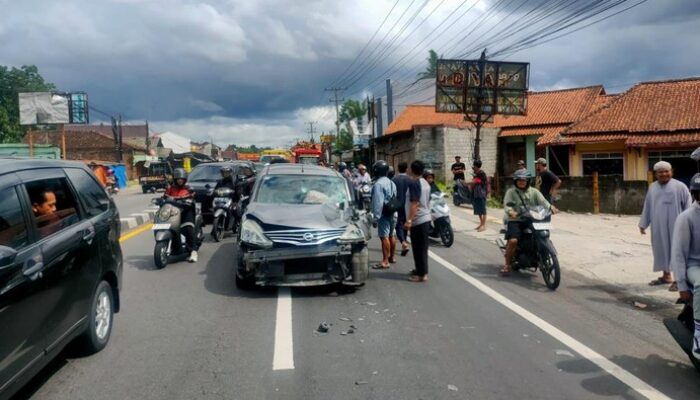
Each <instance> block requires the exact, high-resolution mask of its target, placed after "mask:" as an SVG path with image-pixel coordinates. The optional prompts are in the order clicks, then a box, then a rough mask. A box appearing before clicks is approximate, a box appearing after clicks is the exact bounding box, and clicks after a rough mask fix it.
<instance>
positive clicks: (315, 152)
mask: <svg viewBox="0 0 700 400" xmlns="http://www.w3.org/2000/svg"><path fill="white" fill-rule="evenodd" d="M292 157H293V159H292V162H293V163H295V164H310V165H318V164H319V161H322V160H323V151H321V148H320V146H318V145H312V146H309V147H306V146H303V145H301V146H299V145H297V146H295V147H294V148H293V149H292Z"/></svg>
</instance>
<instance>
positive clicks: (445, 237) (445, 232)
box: [439, 223, 455, 247]
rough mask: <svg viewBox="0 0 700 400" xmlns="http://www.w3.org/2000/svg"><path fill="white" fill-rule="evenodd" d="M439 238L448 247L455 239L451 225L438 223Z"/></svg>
mask: <svg viewBox="0 0 700 400" xmlns="http://www.w3.org/2000/svg"><path fill="white" fill-rule="evenodd" d="M439 230H440V240H442V244H443V245H444V246H445V247H450V246H452V244H453V243H454V241H455V235H454V231H453V230H452V225H450V224H448V223H441V224H440V228H439Z"/></svg>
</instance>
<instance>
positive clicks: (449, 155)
mask: <svg viewBox="0 0 700 400" xmlns="http://www.w3.org/2000/svg"><path fill="white" fill-rule="evenodd" d="M475 136H476V130H475V129H456V128H445V152H444V160H445V161H444V163H445V165H447V168H446V172H445V177H446V178H447V182H450V181H452V173H451V172H450V166H451V165H452V164H453V163H454V162H455V161H454V160H455V156H461V157H462V162H463V163H465V164H467V172H469V171H470V169H469V167H470V166H471V164H472V162H473V160H472V154H473V152H474V138H475ZM479 152H480V153H481V154H480V155H481V162H482V169H483V170H484V171H485V172H486V174H487V175H488V176H493V175H494V173H495V172H496V165H497V162H498V129H494V128H482V129H481V149H480V150H479ZM467 178H468V176H467Z"/></svg>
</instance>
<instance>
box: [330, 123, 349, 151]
mask: <svg viewBox="0 0 700 400" xmlns="http://www.w3.org/2000/svg"><path fill="white" fill-rule="evenodd" d="M333 148H334V149H335V150H338V151H345V150H352V135H351V134H350V132H348V131H347V129H345V128H341V129H340V134H339V135H338V137H337V138H336V139H335V144H334V145H333Z"/></svg>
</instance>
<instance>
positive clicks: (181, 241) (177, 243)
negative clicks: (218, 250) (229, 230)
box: [151, 197, 204, 269]
mask: <svg viewBox="0 0 700 400" xmlns="http://www.w3.org/2000/svg"><path fill="white" fill-rule="evenodd" d="M153 204H156V205H158V206H160V209H158V212H157V213H156V216H155V218H154V223H153V227H152V228H151V229H152V230H153V234H154V235H155V239H156V245H155V248H154V249H153V259H154V261H155V264H156V267H157V268H158V269H162V268H165V266H166V265H168V262H169V261H170V257H171V256H177V257H178V258H183V259H184V257H186V256H187V254H188V252H187V242H186V239H185V235H183V234H182V232H181V231H182V228H184V227H185V226H187V225H186V224H192V223H191V222H186V223H184V224H181V217H182V209H183V208H185V207H193V206H194V209H195V218H194V221H195V222H194V234H195V240H196V241H197V245H201V244H202V241H204V233H203V231H202V225H203V224H204V220H203V219H202V211H201V204H200V203H196V202H195V201H194V200H193V199H184V200H171V199H165V198H162V197H158V198H155V199H153ZM183 225H184V226H183Z"/></svg>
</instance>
